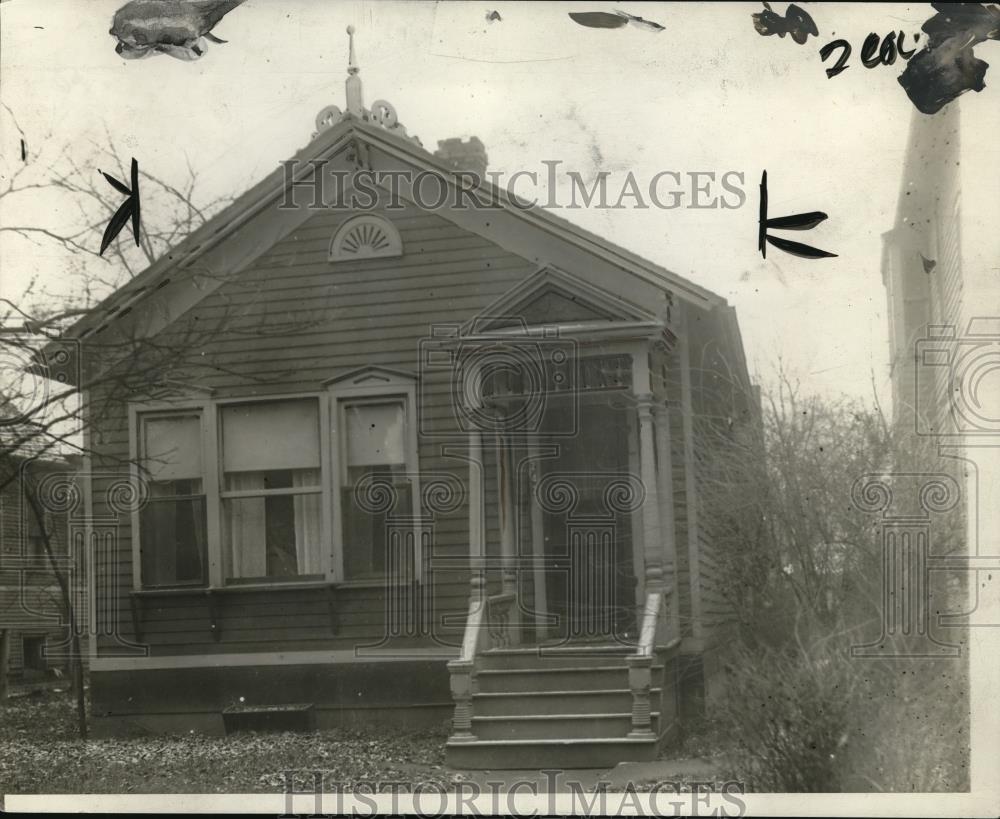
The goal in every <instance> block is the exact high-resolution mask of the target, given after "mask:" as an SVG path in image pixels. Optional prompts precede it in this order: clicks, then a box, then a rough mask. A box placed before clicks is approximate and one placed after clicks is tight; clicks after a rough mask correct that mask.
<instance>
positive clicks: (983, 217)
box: [882, 95, 1000, 652]
mask: <svg viewBox="0 0 1000 819" xmlns="http://www.w3.org/2000/svg"><path fill="white" fill-rule="evenodd" d="M977 96H978V95H977ZM998 112H1000V109H998V108H997V106H996V105H995V103H990V101H989V100H987V99H985V98H978V99H977V97H976V96H972V95H969V96H967V97H962V98H961V99H958V100H955V101H954V102H951V103H949V104H948V105H946V106H945V107H944V108H943V109H942V110H941V111H940V112H938V113H937V114H935V115H933V116H927V115H925V114H922V113H920V112H918V111H914V112H913V114H912V120H911V124H910V133H909V139H908V143H907V146H906V153H905V157H904V167H903V176H902V180H901V183H900V191H899V199H898V203H897V207H896V220H895V225H894V226H893V228H892V229H891V230H890V231H888V232H886V233H885V234H884V235H883V241H884V249H883V257H882V280H883V283H884V284H885V288H886V295H887V308H888V309H887V313H888V318H889V345H890V367H891V371H890V376H891V384H892V403H893V417H894V420H895V421H896V423H897V424H899V427H900V430H901V431H902V432H903V433H904V434H906V435H908V436H910V442H911V443H914V442H918V443H920V444H922V446H918V447H914V448H913V451H914V452H915V453H916V454H915V455H913V454H912V453H907V454H905V455H903V456H901V457H900V458H899V462H898V463H897V464H896V465H895V471H896V472H897V473H901V474H900V475H898V477H897V480H898V481H899V482H900V483H905V484H908V485H907V486H906V491H905V492H904V491H903V490H902V489H900V490H897V491H896V492H895V495H896V497H895V498H894V499H893V498H892V495H889V496H887V497H889V498H890V499H891V500H890V502H891V503H894V504H895V505H894V506H890V507H889V508H887V509H886V510H885V511H884V512H883V514H884V515H885V517H886V518H887V519H889V518H891V517H892V516H896V518H897V520H896V522H892V523H891V527H892V528H893V530H894V531H901V530H900V527H901V526H903V525H904V524H903V523H900V522H899V520H900V519H901V517H902V516H903V515H905V514H910V515H914V514H915V515H916V517H911V519H910V520H911V522H912V521H914V520H915V521H917V524H914V525H915V526H916V529H919V530H920V531H919V532H917V531H916V529H915V530H914V532H913V534H912V535H911V537H917V536H918V535H919V536H920V537H926V538H928V540H929V542H930V550H929V556H928V555H927V554H921V555H920V556H919V558H918V560H917V561H915V562H912V563H910V566H911V567H913V571H914V572H917V573H918V575H919V571H918V570H921V571H922V570H923V568H924V566H925V565H927V566H929V567H930V570H931V572H932V574H931V575H930V577H929V578H927V580H928V582H930V583H931V585H932V586H934V585H935V584H937V583H941V584H946V585H947V589H948V592H947V593H946V594H943V595H941V594H940V593H939V598H938V599H934V600H932V601H931V605H930V608H931V609H932V610H936V611H941V610H948V611H955V610H960V611H965V612H969V613H968V614H967V615H964V616H963V617H962V618H957V619H955V618H952V619H951V620H950V621H948V622H944V621H942V623H943V624H944V625H945V626H963V625H968V624H972V625H989V626H994V627H995V626H996V625H998V623H997V622H996V619H995V618H996V615H995V612H996V611H998V610H1000V609H998V608H997V605H998V602H1000V583H998V580H997V577H998V573H997V569H998V568H1000V556H998V555H997V550H996V548H995V545H994V542H995V540H996V533H997V532H1000V498H998V497H997V496H996V487H997V486H1000V449H998V448H997V446H996V441H997V436H998V435H1000V230H997V225H996V210H997V204H998V202H1000V162H998V161H997V147H996V134H997V131H998V128H1000V113H998ZM910 457H915V458H916V460H915V462H913V463H910V462H909V461H908V460H907V458H910ZM928 464H931V468H930V469H929V468H928ZM928 472H930V473H931V474H926V473H928ZM938 475H944V476H948V477H950V479H951V481H948V482H945V483H941V484H940V485H939V486H937V487H936V490H935V491H936V492H937V493H938V494H939V497H938V498H937V500H936V504H937V505H938V506H940V505H943V502H944V498H945V497H946V494H947V493H944V494H942V489H943V488H944V487H945V486H951V487H954V494H958V495H960V499H961V505H960V506H959V507H957V508H958V509H960V510H964V518H965V531H964V532H962V531H961V527H960V526H957V525H956V524H954V523H953V522H946V521H948V519H946V518H943V517H942V516H941V514H940V511H941V510H940V509H937V510H936V511H935V496H934V494H933V493H929V492H928V493H924V492H922V491H921V489H920V487H921V485H924V486H929V485H930V484H928V483H927V482H928V481H933V480H935V479H936V478H937V477H938ZM904 496H905V497H904ZM918 498H919V503H918V500H917V499H918ZM907 503H909V504H911V505H912V507H911V509H910V511H909V512H907V511H906V507H905V504H907ZM944 527H950V528H951V529H953V530H954V529H957V531H947V532H946V531H943V529H944ZM887 528H888V527H887ZM913 542H914V543H916V542H917V541H916V540H914V541H913ZM942 543H943V544H945V546H942V545H941V544H942ZM956 543H957V545H956ZM943 551H949V552H950V554H949V556H948V557H945V556H944V555H943V554H942V552H943ZM895 554H896V558H895V559H896V560H898V561H900V564H899V566H898V568H897V569H896V570H891V569H890V568H888V562H887V568H886V576H885V583H886V584H887V585H886V588H885V593H886V594H887V595H890V594H892V595H894V596H893V597H891V598H890V597H887V598H886V599H894V600H895V601H897V602H896V603H895V605H897V606H898V605H900V601H902V600H903V599H904V596H903V594H902V591H903V589H904V588H905V585H906V583H907V578H908V577H910V576H911V575H910V573H909V572H907V571H904V570H903V568H902V562H903V561H905V560H906V558H905V555H904V554H903V552H902V551H899V552H897V553H895ZM886 560H887V561H888V560H889V556H888V553H887V557H886ZM925 560H926V564H925V563H924V561H925ZM893 577H895V578H896V580H895V581H893V580H892V578H893ZM921 580H923V578H921ZM962 581H966V582H962ZM893 582H896V583H897V584H899V586H898V588H897V589H896V590H893V589H892V588H891V585H892V583H893ZM966 587H967V588H968V590H969V596H968V597H967V596H966V595H965V592H964V591H963V589H964V588H966ZM942 601H943V602H942ZM991 612H994V613H992V614H991ZM898 614H899V616H893V615H891V614H888V613H887V614H886V618H887V622H893V623H895V624H896V626H895V627H896V628H897V629H902V630H903V631H904V632H906V633H908V631H907V629H908V628H909V625H910V618H914V617H920V616H923V613H922V612H921V610H920V609H919V608H913V607H911V608H910V610H909V611H908V612H905V611H903V612H899V613H898ZM904 618H905V619H904ZM940 625H941V624H939V623H936V622H932V626H940ZM937 636H938V638H939V639H945V640H950V641H954V642H955V643H956V644H957V642H958V641H959V639H960V638H959V637H958V636H956V633H955V632H948V631H947V628H944V629H942V628H937ZM921 639H923V633H922V632H921ZM926 650H927V651H931V652H937V651H939V650H940V646H939V645H933V646H928V647H926Z"/></svg>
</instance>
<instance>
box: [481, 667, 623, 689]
mask: <svg viewBox="0 0 1000 819" xmlns="http://www.w3.org/2000/svg"><path fill="white" fill-rule="evenodd" d="M476 681H477V683H478V685H479V690H480V691H483V692H502V691H582V690H588V689H590V690H593V689H607V688H623V687H626V686H627V685H628V669H627V668H625V667H624V665H622V666H601V665H598V666H579V665H570V666H560V667H556V668H493V669H484V670H482V671H478V672H476Z"/></svg>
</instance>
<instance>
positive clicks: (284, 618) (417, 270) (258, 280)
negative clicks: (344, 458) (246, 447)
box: [93, 207, 535, 656]
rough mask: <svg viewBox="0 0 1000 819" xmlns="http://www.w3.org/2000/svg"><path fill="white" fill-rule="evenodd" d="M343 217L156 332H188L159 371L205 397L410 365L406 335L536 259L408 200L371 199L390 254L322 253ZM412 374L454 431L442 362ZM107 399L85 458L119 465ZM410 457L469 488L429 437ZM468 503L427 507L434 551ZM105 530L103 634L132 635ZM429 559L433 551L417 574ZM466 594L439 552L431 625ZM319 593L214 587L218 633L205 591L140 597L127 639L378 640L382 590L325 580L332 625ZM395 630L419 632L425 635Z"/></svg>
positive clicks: (454, 541)
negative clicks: (388, 226) (334, 257)
mask: <svg viewBox="0 0 1000 819" xmlns="http://www.w3.org/2000/svg"><path fill="white" fill-rule="evenodd" d="M352 215H353V214H351V213H345V212H343V211H336V210H328V211H321V212H319V213H317V214H316V215H315V216H314V217H312V218H311V219H310V220H309V221H308V222H306V223H305V224H304V225H303V226H302V227H300V228H299V229H297V230H296V231H294V233H293V234H291V235H290V236H288V237H287V238H285V239H284V240H282V241H280V242H278V243H277V244H276V245H275V246H274V247H273V248H272V249H271V250H270V251H268V252H267V253H265V254H264V255H263V256H261V257H260V258H259V259H258V260H257V261H256V262H255V263H254V264H253V265H251V266H250V267H249V268H248V269H247V270H245V271H243V272H242V273H240V274H239V276H238V278H236V279H234V280H233V281H231V282H229V283H226V284H224V285H222V286H221V287H220V288H219V289H218V290H216V292H214V293H212V294H211V295H209V296H208V297H206V298H205V299H204V301H203V302H202V303H200V304H199V305H198V306H197V307H195V308H194V309H193V310H192V311H191V312H190V313H189V314H188V315H187V316H185V317H183V318H182V319H181V320H178V321H177V322H175V323H174V324H173V325H171V326H170V327H168V328H167V329H166V330H165V331H164V332H162V333H161V334H160V336H159V339H160V340H161V341H162V343H163V344H164V345H179V346H183V345H184V344H185V343H186V342H187V341H190V340H191V339H192V338H195V339H197V343H195V344H194V345H193V346H192V347H191V348H190V349H187V350H181V353H182V354H181V355H178V357H177V359H176V361H175V364H174V369H173V371H172V372H170V373H169V374H167V375H169V377H170V378H171V379H173V380H174V381H175V382H179V383H187V384H191V385H197V386H198V387H199V388H203V389H210V390H212V391H213V396H214V397H238V396H251V395H269V394H274V395H280V394H284V393H294V392H304V391H318V390H321V389H322V387H321V384H322V382H324V381H325V380H327V379H330V378H332V377H336V376H338V375H341V374H343V373H345V372H348V371H351V370H353V369H356V368H359V367H363V366H367V365H381V366H384V367H391V368H395V369H400V370H405V371H409V372H412V373H414V374H417V373H418V372H420V366H421V362H420V360H419V343H420V340H421V339H423V338H426V337H428V336H429V335H430V332H431V328H432V326H433V325H435V324H440V323H451V324H458V323H461V322H465V321H467V320H468V319H470V318H471V317H472V316H473V315H475V314H476V313H477V312H479V311H480V310H482V309H483V308H485V307H486V306H487V305H488V304H489V303H490V302H491V301H493V300H494V299H496V298H497V297H499V296H500V295H501V294H502V293H504V292H505V291H507V290H508V289H510V288H511V287H512V286H514V285H515V284H516V283H517V282H518V281H520V280H522V279H523V278H524V277H526V276H528V275H529V274H531V273H532V272H534V269H535V266H534V265H532V264H531V263H529V262H527V261H525V260H524V259H521V258H519V257H517V256H514V255H512V254H510V253H508V252H506V251H504V250H502V249H500V248H499V247H497V246H495V245H493V244H491V243H490V242H489V241H487V240H485V239H482V238H480V237H479V236H476V235H474V234H470V233H468V232H466V231H463V230H461V229H459V228H457V227H456V226H454V225H453V224H451V223H450V222H448V221H447V220H445V219H443V218H441V217H439V216H436V215H434V214H430V213H424V212H421V211H419V210H417V209H415V208H413V207H407V208H406V209H404V210H401V211H395V212H394V211H386V212H385V215H386V216H387V217H388V218H390V219H391V220H392V221H393V222H394V223H395V225H396V226H397V227H398V229H399V231H400V234H401V236H402V241H403V248H404V255H403V256H402V257H398V258H389V259H372V260H367V261H358V262H338V263H336V264H334V263H330V262H329V261H327V253H328V247H329V243H330V240H331V238H332V236H333V234H334V232H335V231H336V229H337V227H338V226H339V225H340V224H341V222H342V221H344V220H345V219H346V218H349V217H350V216H352ZM151 376H152V374H151ZM421 381H422V383H421V385H420V387H419V388H418V404H420V406H419V407H418V411H419V413H420V425H421V428H422V429H429V430H432V431H433V432H434V433H435V434H438V433H451V434H453V436H454V437H452V439H451V443H453V444H454V443H456V442H458V443H461V442H463V441H465V440H466V439H465V437H464V435H463V434H461V433H458V431H457V429H456V423H455V420H454V414H453V412H452V411H451V396H452V392H451V383H450V373H449V372H447V371H446V370H435V371H424V372H422V373H421ZM421 396H422V397H423V403H421ZM118 398H120V397H115V396H107V395H95V396H94V397H93V400H94V402H95V405H96V406H97V407H99V408H100V416H99V417H100V429H99V432H98V434H97V436H95V445H96V446H98V447H99V448H100V449H101V451H102V453H103V454H104V455H106V456H107V457H106V458H104V459H98V461H99V462H95V466H94V468H95V470H98V471H100V470H104V471H107V472H109V473H114V472H117V473H119V474H127V469H126V468H125V466H124V463H125V462H126V461H127V459H128V431H127V421H126V418H127V415H126V409H125V404H124V403H123V402H121V401H120V400H118ZM419 459H420V469H421V471H422V472H439V471H440V472H450V473H453V474H454V475H455V477H456V478H457V480H458V481H459V482H460V483H461V484H462V486H463V487H466V488H467V487H468V467H467V465H466V463H465V462H464V461H462V460H461V459H458V458H454V457H444V456H443V455H442V453H441V441H440V440H437V439H435V438H432V437H425V436H421V438H420V441H419ZM493 470H494V471H495V467H493ZM488 473H489V469H488ZM494 477H495V476H494ZM111 483H113V477H110V476H105V477H100V478H97V479H95V481H94V487H93V497H94V504H95V514H97V515H101V514H108V515H110V516H112V517H113V516H114V515H115V512H114V511H113V510H112V509H111V508H110V507H109V505H108V503H107V491H108V489H109V488H110V484H111ZM424 511H425V512H426V511H427V510H424ZM468 514H469V510H468V503H467V501H466V502H464V503H462V504H461V505H460V506H459V507H458V508H457V509H455V510H454V511H453V512H450V513H448V514H445V515H442V514H438V515H437V516H436V517H435V520H434V532H433V543H432V555H433V559H434V560H436V559H438V558H457V559H459V560H464V559H465V558H467V556H468V550H469V533H468ZM488 515H489V516H490V520H493V521H495V515H496V511H495V505H493V504H491V505H490V506H489V508H488ZM334 525H335V526H336V525H339V522H337V521H335V522H334ZM117 531H118V539H117V557H116V560H115V561H114V565H113V566H112V567H109V570H108V573H107V574H106V581H107V582H109V583H114V584H116V593H115V597H116V599H117V601H118V607H117V613H116V614H114V615H113V616H115V617H116V619H117V628H118V633H119V634H121V635H122V637H123V638H125V639H126V640H127V641H132V640H135V633H134V629H133V624H132V613H131V612H132V609H131V605H130V599H129V592H130V590H131V586H132V565H131V562H132V559H131V553H132V551H131V550H132V542H131V532H130V531H129V521H128V519H127V517H122V516H119V526H118V530H117ZM345 548H349V544H345ZM433 566H434V564H433V560H432V571H434V568H433ZM439 569H440V567H439ZM467 594H468V571H467V568H462V566H461V565H458V566H456V565H455V564H454V563H448V565H447V566H446V567H444V569H443V570H439V571H437V572H436V574H435V582H434V603H433V617H434V620H435V622H436V623H439V622H440V620H441V618H442V617H445V616H456V615H457V616H458V618H459V620H463V619H464V613H465V610H466V606H467ZM325 595H326V592H325V591H323V590H317V591H315V592H313V591H303V592H295V593H292V594H287V593H282V592H280V591H279V592H273V593H272V592H263V593H248V592H240V593H225V594H224V597H223V599H222V600H221V602H220V604H219V615H218V616H219V621H218V625H219V632H220V633H219V635H218V637H216V636H214V635H213V633H212V630H211V628H210V612H209V606H208V602H207V600H204V599H197V598H178V599H170V598H150V599H146V600H145V601H144V604H143V618H142V622H143V627H142V631H143V634H142V641H143V642H144V643H145V644H148V645H149V646H150V652H151V654H152V655H153V656H163V655H176V654H214V653H228V652H262V651H272V650H273V651H289V650H327V649H346V648H353V647H355V646H357V645H360V644H363V643H377V642H378V641H379V640H380V639H381V638H382V637H383V636H384V634H385V630H386V614H385V612H386V604H385V598H384V593H383V590H382V589H377V588H340V589H338V590H337V591H336V592H335V598H334V599H335V608H336V619H337V627H336V631H333V630H332V627H331V620H330V612H329V604H328V602H327V598H326V596H325ZM461 632H462V626H461V623H460V622H459V623H458V624H453V625H451V626H449V627H444V626H437V627H436V633H438V634H439V635H440V638H441V640H442V641H443V642H445V643H446V644H451V643H454V644H455V645H457V642H458V641H459V640H460V637H461ZM117 642H118V641H116V640H114V639H113V638H110V637H105V638H103V639H102V641H101V643H100V645H101V646H102V647H103V648H105V649H106V650H110V649H111V648H112V647H113V646H115V645H116V643H117ZM397 642H399V641H398V640H397ZM410 642H412V643H413V644H418V643H419V644H424V643H429V644H432V641H430V640H428V639H427V638H423V639H421V640H413V641H410ZM116 652H117V649H116Z"/></svg>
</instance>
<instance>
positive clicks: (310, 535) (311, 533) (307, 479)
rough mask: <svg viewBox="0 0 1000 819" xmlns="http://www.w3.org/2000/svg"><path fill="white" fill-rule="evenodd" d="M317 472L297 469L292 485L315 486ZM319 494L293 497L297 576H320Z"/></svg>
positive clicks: (317, 481) (317, 477) (293, 475)
mask: <svg viewBox="0 0 1000 819" xmlns="http://www.w3.org/2000/svg"><path fill="white" fill-rule="evenodd" d="M319 482H320V477H319V470H315V469H301V470H300V469H297V470H295V472H294V473H293V474H292V485H293V486H296V487H299V486H316V485H317V484H318V483H319ZM321 497H322V495H320V494H312V495H296V496H295V559H296V565H297V570H298V573H299V574H322V572H323V569H322V567H321V566H320V542H321V541H322V538H321V536H320V517H319V510H320V506H319V503H320V498H321Z"/></svg>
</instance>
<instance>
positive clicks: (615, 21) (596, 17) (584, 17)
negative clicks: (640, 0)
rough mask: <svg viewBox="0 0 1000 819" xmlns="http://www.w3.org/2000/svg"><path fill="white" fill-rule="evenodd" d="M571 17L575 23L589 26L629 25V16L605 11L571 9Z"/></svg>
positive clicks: (616, 26) (615, 26) (610, 26)
mask: <svg viewBox="0 0 1000 819" xmlns="http://www.w3.org/2000/svg"><path fill="white" fill-rule="evenodd" d="M569 17H570V19H571V20H572V21H573V22H574V23H578V24H579V25H581V26H586V27H587V28H621V27H622V26H627V25H628V18H627V17H622V16H620V15H618V14H608V13H606V12H603V11H582V12H575V11H571V12H569Z"/></svg>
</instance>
